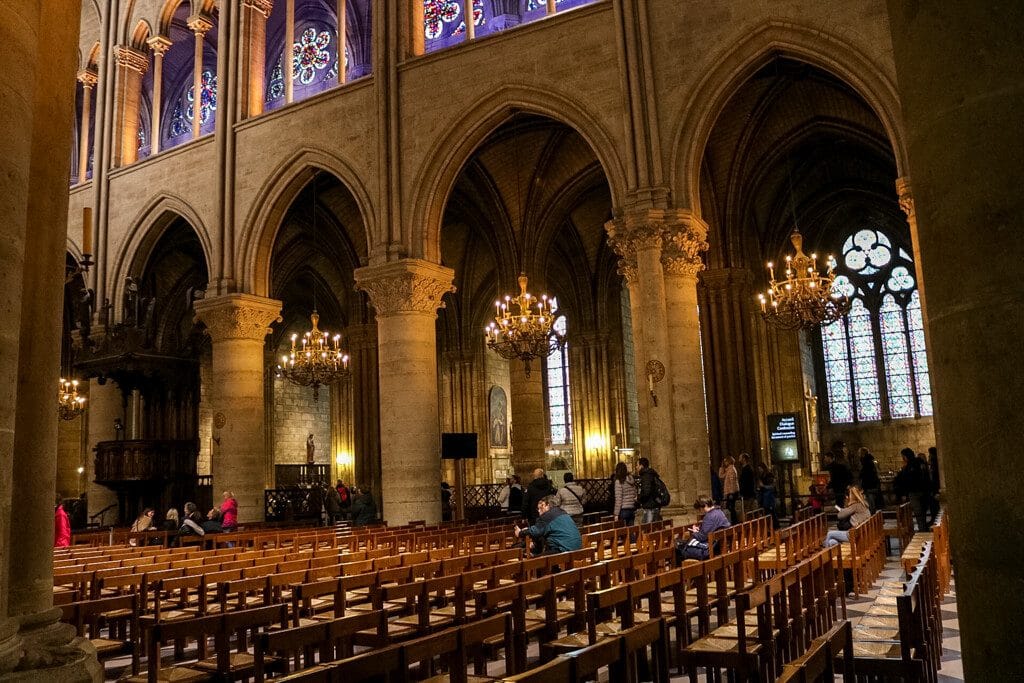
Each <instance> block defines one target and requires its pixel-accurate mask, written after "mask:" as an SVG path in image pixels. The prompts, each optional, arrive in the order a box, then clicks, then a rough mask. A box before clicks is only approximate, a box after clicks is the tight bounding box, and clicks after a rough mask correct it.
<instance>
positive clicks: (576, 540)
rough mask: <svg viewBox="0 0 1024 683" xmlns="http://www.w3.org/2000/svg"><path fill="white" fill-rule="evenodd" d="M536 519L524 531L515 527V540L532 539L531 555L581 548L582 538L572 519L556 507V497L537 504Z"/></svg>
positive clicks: (543, 499)
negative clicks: (537, 515)
mask: <svg viewBox="0 0 1024 683" xmlns="http://www.w3.org/2000/svg"><path fill="white" fill-rule="evenodd" d="M537 513H538V514H539V515H540V517H538V518H537V521H536V523H534V525H533V526H531V527H528V528H526V529H520V528H518V527H516V530H515V535H516V538H519V537H520V536H529V537H530V538H532V539H533V542H534V550H533V554H534V555H537V554H539V553H541V552H543V553H544V554H545V555H553V554H555V553H565V552H568V551H570V550H579V549H580V548H582V547H583V537H581V536H580V530H579V529H577V528H576V523H575V522H574V521H572V517H570V516H569V515H567V514H566V513H565V512H564V511H563V510H562V509H561V508H560V507H558V503H557V496H544V497H543V498H541V499H540V501H538V503H537Z"/></svg>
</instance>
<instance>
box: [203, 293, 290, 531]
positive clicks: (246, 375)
mask: <svg viewBox="0 0 1024 683" xmlns="http://www.w3.org/2000/svg"><path fill="white" fill-rule="evenodd" d="M195 311H196V317H197V318H198V319H199V320H201V321H202V322H203V323H204V324H205V325H206V328H207V330H208V331H209V333H210V338H211V340H212V341H213V367H212V371H211V373H210V374H211V375H212V382H211V384H212V386H211V387H210V389H211V391H210V402H211V403H212V407H213V411H214V419H213V425H214V426H213V438H214V442H215V443H216V442H217V441H218V440H219V445H217V446H215V448H214V451H213V456H212V461H211V463H210V469H211V472H212V474H213V486H214V498H215V499H219V498H218V494H219V493H220V492H221V491H231V492H232V493H234V494H235V498H236V499H237V500H238V518H239V521H240V522H246V521H262V520H263V490H264V487H265V485H266V481H265V474H266V448H267V444H266V440H265V438H264V437H265V428H266V411H265V408H264V402H263V391H264V374H265V372H266V367H265V357H264V340H265V338H266V335H267V333H268V332H269V328H268V327H267V326H268V325H270V323H272V322H275V321H279V320H280V312H281V302H280V301H275V300H273V299H264V298H262V297H257V296H252V295H250V294H228V295H225V296H219V297H215V298H211V299H203V300H201V301H197V302H196V304H195Z"/></svg>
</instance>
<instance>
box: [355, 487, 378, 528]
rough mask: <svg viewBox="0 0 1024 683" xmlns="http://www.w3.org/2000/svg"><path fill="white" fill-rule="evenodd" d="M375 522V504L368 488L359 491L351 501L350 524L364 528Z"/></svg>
mask: <svg viewBox="0 0 1024 683" xmlns="http://www.w3.org/2000/svg"><path fill="white" fill-rule="evenodd" d="M376 521H377V503H376V502H374V500H373V494H372V493H370V487H369V486H363V487H362V488H360V489H359V495H358V496H356V498H355V500H353V501H352V524H353V525H354V526H365V525H367V524H374V523H376Z"/></svg>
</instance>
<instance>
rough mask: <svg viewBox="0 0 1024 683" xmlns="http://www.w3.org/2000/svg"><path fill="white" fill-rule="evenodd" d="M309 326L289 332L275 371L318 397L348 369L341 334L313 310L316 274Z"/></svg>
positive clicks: (314, 212) (314, 217)
mask: <svg viewBox="0 0 1024 683" xmlns="http://www.w3.org/2000/svg"><path fill="white" fill-rule="evenodd" d="M316 180H317V179H316V177H314V178H313V218H312V221H313V244H314V246H315V245H316V243H317V230H316ZM309 320H310V322H311V323H312V328H311V329H310V330H309V331H308V332H306V333H305V334H303V335H302V343H301V346H300V344H299V335H297V334H293V335H292V348H291V351H290V352H289V353H288V354H286V355H283V356H281V362H280V364H278V366H277V368H276V369H275V372H276V374H277V376H278V377H282V378H284V379H286V380H288V381H289V382H292V383H293V384H297V385H299V386H301V387H313V400H314V401H317V400H319V399H320V387H321V386H324V385H329V384H334V383H335V382H337V381H338V380H340V379H341V378H342V377H343V376H345V375H346V374H347V373H348V354H347V353H345V352H344V351H342V350H341V335H340V334H336V335H334V336H333V337H332V336H331V334H330V333H329V332H324V331H322V330H321V329H320V327H319V323H320V314H319V313H317V310H316V278H313V312H312V313H311V314H310V316H309Z"/></svg>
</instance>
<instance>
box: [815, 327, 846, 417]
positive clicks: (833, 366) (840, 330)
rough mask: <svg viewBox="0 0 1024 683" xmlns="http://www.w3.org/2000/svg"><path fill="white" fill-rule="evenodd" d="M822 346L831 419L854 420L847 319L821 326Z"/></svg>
mask: <svg viewBox="0 0 1024 683" xmlns="http://www.w3.org/2000/svg"><path fill="white" fill-rule="evenodd" d="M821 347H822V353H823V355H824V356H825V383H826V386H827V389H828V410H829V421H830V422H832V423H833V424H841V423H845V422H853V388H852V385H851V383H850V360H849V356H848V353H847V347H846V320H845V319H843V318H840V319H839V320H837V321H836V322H834V323H832V324H831V325H826V326H824V327H822V328H821Z"/></svg>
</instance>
